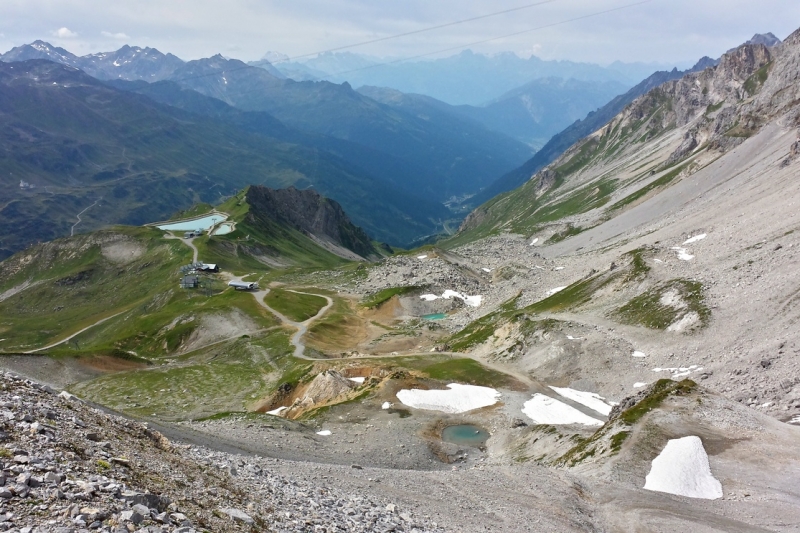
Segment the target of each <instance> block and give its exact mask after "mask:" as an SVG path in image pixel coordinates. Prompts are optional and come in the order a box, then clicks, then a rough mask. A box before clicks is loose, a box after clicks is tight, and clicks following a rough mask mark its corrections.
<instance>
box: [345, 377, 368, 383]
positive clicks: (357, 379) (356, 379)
mask: <svg viewBox="0 0 800 533" xmlns="http://www.w3.org/2000/svg"><path fill="white" fill-rule="evenodd" d="M347 379H349V380H350V381H354V382H356V383H364V380H365V379H367V378H347Z"/></svg>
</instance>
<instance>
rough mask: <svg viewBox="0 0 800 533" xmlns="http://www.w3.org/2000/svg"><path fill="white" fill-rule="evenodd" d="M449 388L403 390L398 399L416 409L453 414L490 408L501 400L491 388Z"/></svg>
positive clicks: (475, 386)
mask: <svg viewBox="0 0 800 533" xmlns="http://www.w3.org/2000/svg"><path fill="white" fill-rule="evenodd" d="M447 388H448V390H421V389H403V390H401V391H399V392H398V393H397V399H398V400H400V402H401V403H402V404H403V405H407V406H409V407H414V408H415V409H426V410H429V411H441V412H443V413H453V414H456V413H466V412H467V411H472V410H473V409H479V408H481V407H488V406H490V405H494V404H496V403H497V402H498V401H499V400H500V393H499V392H498V391H496V390H495V389H492V388H489V387H479V386H477V385H462V384H460V383H450V384H449V385H448V386H447Z"/></svg>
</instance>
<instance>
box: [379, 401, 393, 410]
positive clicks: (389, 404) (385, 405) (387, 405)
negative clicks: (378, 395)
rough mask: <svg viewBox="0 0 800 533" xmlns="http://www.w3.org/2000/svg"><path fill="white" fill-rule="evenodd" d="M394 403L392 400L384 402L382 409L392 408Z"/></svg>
mask: <svg viewBox="0 0 800 533" xmlns="http://www.w3.org/2000/svg"><path fill="white" fill-rule="evenodd" d="M393 405H394V404H393V403H392V402H383V404H382V405H381V409H391V408H392V406H393Z"/></svg>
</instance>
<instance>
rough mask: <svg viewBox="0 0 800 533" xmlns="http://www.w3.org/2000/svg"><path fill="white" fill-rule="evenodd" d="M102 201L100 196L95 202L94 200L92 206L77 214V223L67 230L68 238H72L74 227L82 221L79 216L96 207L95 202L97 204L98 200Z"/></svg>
mask: <svg viewBox="0 0 800 533" xmlns="http://www.w3.org/2000/svg"><path fill="white" fill-rule="evenodd" d="M102 199H103V197H102V196H101V197H100V198H98V199H97V200H95V201H94V203H93V204H92V205H90V206H89V207H87V208H86V209H84V210H83V211H81V212H80V213H78V214H77V215H75V218H77V219H78V221H77V222H76V223H74V224H73V225H72V227H71V228H70V229H69V236H70V237H73V236H74V235H75V227H76V226H77V225H78V224H80V223H81V222H82V220H81V215H82V214H84V213H85V212H86V211H88V210H89V209H91V208H93V207H94V206H96V205H97V202H99V201H100V200H102Z"/></svg>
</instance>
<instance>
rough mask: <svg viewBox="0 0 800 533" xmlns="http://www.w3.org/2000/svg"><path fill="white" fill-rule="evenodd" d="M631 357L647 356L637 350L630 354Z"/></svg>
mask: <svg viewBox="0 0 800 533" xmlns="http://www.w3.org/2000/svg"><path fill="white" fill-rule="evenodd" d="M631 357H647V354H645V353H644V352H640V351H639V350H636V351H634V352H633V353H632V354H631Z"/></svg>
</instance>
